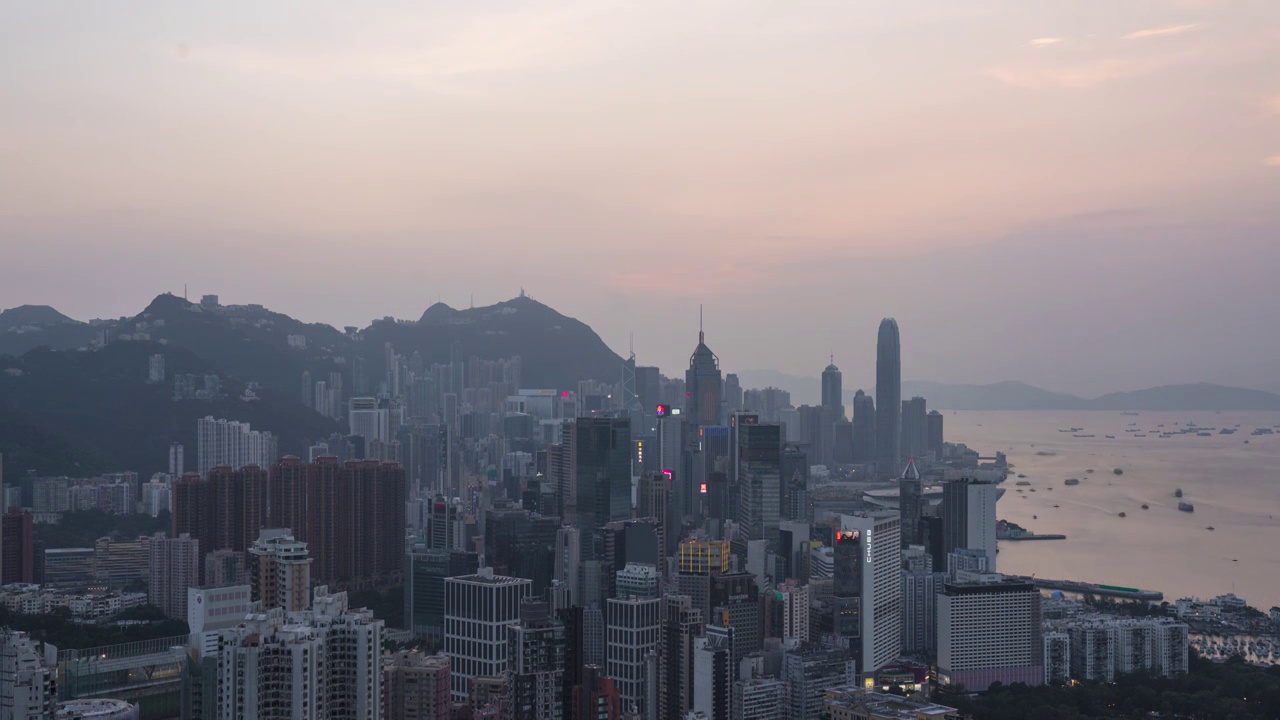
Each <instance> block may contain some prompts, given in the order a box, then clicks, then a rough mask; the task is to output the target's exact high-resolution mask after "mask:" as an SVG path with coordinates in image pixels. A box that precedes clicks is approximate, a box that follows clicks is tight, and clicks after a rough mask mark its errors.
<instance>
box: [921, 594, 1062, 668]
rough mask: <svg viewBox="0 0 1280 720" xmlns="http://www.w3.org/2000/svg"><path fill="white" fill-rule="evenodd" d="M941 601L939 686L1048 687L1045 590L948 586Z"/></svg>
mask: <svg viewBox="0 0 1280 720" xmlns="http://www.w3.org/2000/svg"><path fill="white" fill-rule="evenodd" d="M937 597H938V682H939V684H942V685H963V686H964V687H965V689H966V690H969V691H970V692H983V691H985V690H986V689H987V688H988V687H990V686H991V684H992V683H994V682H1002V683H1004V684H1006V685H1009V684H1012V683H1015V682H1021V683H1026V684H1028V685H1040V684H1043V683H1044V665H1043V663H1044V645H1043V640H1042V629H1041V614H1040V591H1039V590H1038V589H1036V587H1035V586H1034V585H1032V584H1031V583H1029V582H1022V581H1003V580H997V581H995V582H965V583H951V582H948V583H946V584H945V586H944V587H943V591H942V593H941V594H940V595H938V596H937Z"/></svg>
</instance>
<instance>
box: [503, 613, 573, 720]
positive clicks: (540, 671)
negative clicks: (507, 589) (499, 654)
mask: <svg viewBox="0 0 1280 720" xmlns="http://www.w3.org/2000/svg"><path fill="white" fill-rule="evenodd" d="M507 638H508V645H507V655H508V657H509V658H510V675H509V681H510V683H509V687H508V690H509V692H510V699H509V700H508V703H507V707H508V708H509V709H510V716H509V717H510V718H511V720H560V718H563V717H564V695H563V681H564V672H565V649H566V638H565V627H564V624H563V623H561V622H559V621H558V620H555V619H553V618H552V615H551V606H550V605H549V604H548V603H547V602H546V601H545V600H542V599H536V598H532V597H527V598H524V599H522V600H521V601H520V621H519V622H518V623H517V624H515V625H510V626H508V627H507Z"/></svg>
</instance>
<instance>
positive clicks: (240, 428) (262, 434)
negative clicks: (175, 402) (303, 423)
mask: <svg viewBox="0 0 1280 720" xmlns="http://www.w3.org/2000/svg"><path fill="white" fill-rule="evenodd" d="M279 457H280V452H279V447H278V441H277V439H276V437H275V435H272V434H271V433H269V432H266V431H259V430H253V429H251V428H250V427H249V423H246V422H238V421H236V420H226V419H222V418H219V419H216V420H215V419H214V418H213V416H212V415H210V416H207V417H203V418H200V419H199V420H197V421H196V471H197V472H199V473H200V474H201V475H204V474H206V473H208V472H209V471H210V470H212V469H213V468H215V467H218V466H221V465H225V466H227V467H229V468H232V469H239V468H242V467H245V466H247V465H258V466H260V467H269V466H270V465H271V464H272V463H274V462H275V461H276V459H277V458H279Z"/></svg>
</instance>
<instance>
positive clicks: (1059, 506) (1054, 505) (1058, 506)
mask: <svg viewBox="0 0 1280 720" xmlns="http://www.w3.org/2000/svg"><path fill="white" fill-rule="evenodd" d="M1054 507H1062V506H1061V505H1054Z"/></svg>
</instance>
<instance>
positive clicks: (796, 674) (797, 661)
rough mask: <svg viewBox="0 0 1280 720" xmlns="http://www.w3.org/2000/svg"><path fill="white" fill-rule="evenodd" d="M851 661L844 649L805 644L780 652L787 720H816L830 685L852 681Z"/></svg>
mask: <svg viewBox="0 0 1280 720" xmlns="http://www.w3.org/2000/svg"><path fill="white" fill-rule="evenodd" d="M856 674H857V673H856V671H855V670H854V663H853V661H851V660H850V659H849V655H848V653H847V652H845V651H843V650H841V649H839V648H827V647H821V646H819V645H811V644H808V643H804V644H801V645H800V646H799V647H798V648H796V649H794V650H787V651H785V652H784V653H783V655H782V679H783V680H784V681H786V683H787V686H788V690H789V692H788V704H789V707H788V708H787V713H786V717H787V718H788V720H819V718H821V717H822V704H823V699H824V698H825V697H826V695H827V691H828V690H830V689H831V688H837V687H844V686H846V685H851V684H853V682H854V680H855V678H856Z"/></svg>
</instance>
